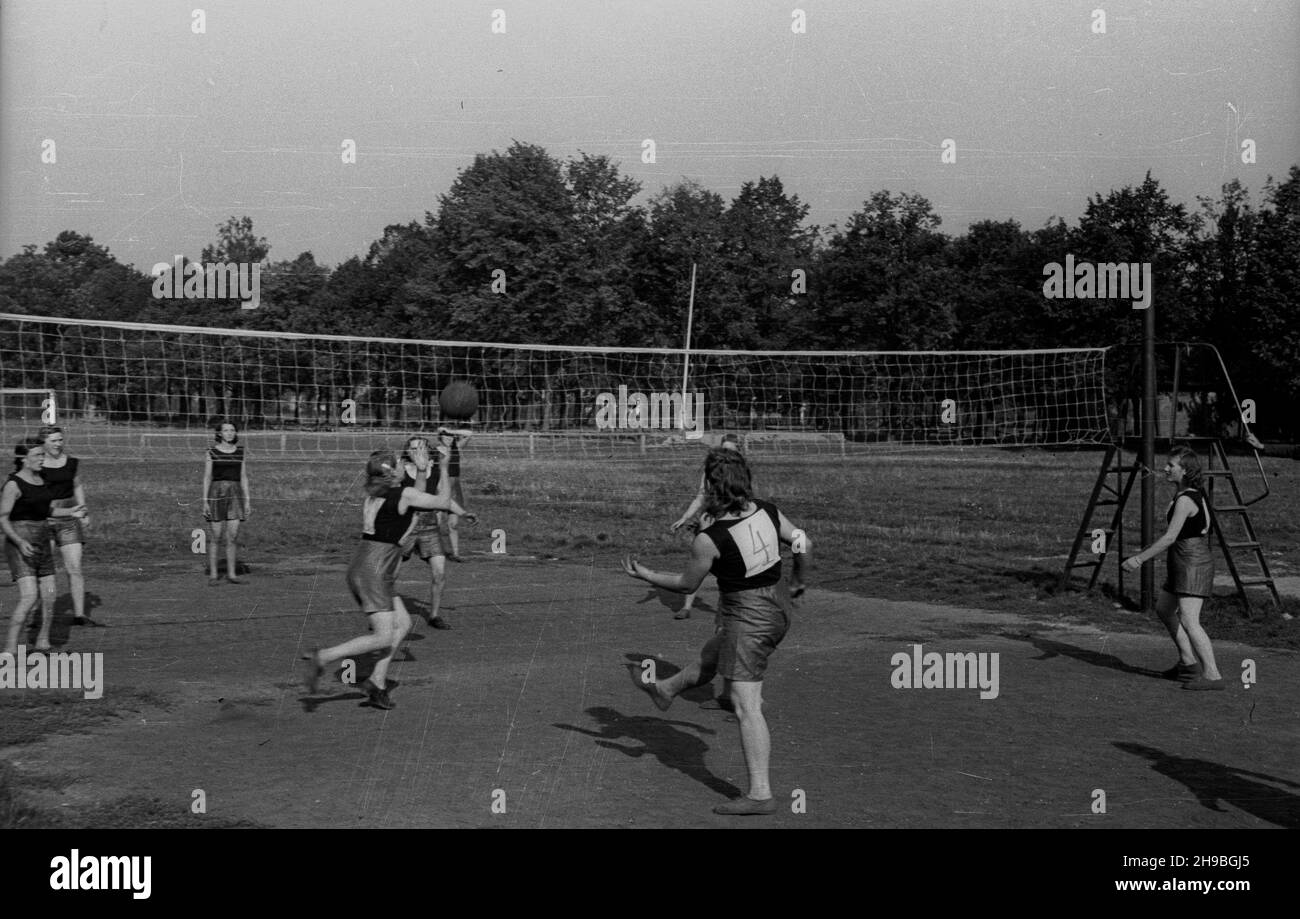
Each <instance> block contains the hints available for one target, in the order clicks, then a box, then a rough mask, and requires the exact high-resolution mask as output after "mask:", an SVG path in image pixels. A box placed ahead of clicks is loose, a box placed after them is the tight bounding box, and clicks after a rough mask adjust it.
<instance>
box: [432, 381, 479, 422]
mask: <svg viewBox="0 0 1300 919" xmlns="http://www.w3.org/2000/svg"><path fill="white" fill-rule="evenodd" d="M438 406H439V407H440V408H441V409H442V414H443V416H444V417H447V418H452V419H455V420H457V421H466V420H468V419H469V418H470V416H471V415H473V414H474V413H475V412H476V411H478V390H477V389H475V388H474V386H473V384H471V383H467V382H465V381H464V380H453V381H452V382H450V383H448V384H447V385H446V387H444V388H443V390H442V394H441V395H439V396H438Z"/></svg>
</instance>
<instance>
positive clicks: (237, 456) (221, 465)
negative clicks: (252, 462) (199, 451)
mask: <svg viewBox="0 0 1300 919" xmlns="http://www.w3.org/2000/svg"><path fill="white" fill-rule="evenodd" d="M208 456H210V457H212V481H214V482H238V481H239V479H240V473H241V472H242V471H243V466H244V448H243V446H242V445H240V444H236V445H235V452H234V453H222V452H221V451H220V450H218V449H217V448H216V446H215V445H214V446H211V447H209V448H208Z"/></svg>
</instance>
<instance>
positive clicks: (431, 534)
mask: <svg viewBox="0 0 1300 919" xmlns="http://www.w3.org/2000/svg"><path fill="white" fill-rule="evenodd" d="M417 550H418V551H419V554H420V558H422V559H430V558H434V557H435V556H439V555H443V556H446V555H450V554H451V525H450V524H449V523H448V522H447V515H446V514H443V513H439V512H437V511H421V512H419V513H418V514H416V517H415V526H414V527H412V528H411V531H410V532H409V533H407V534H406V536H405V537H404V538H403V539H402V560H403V561H405V560H406V559H408V558H410V557H411V553H413V552H416V551H417Z"/></svg>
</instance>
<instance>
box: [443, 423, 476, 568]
mask: <svg viewBox="0 0 1300 919" xmlns="http://www.w3.org/2000/svg"><path fill="white" fill-rule="evenodd" d="M473 433H474V432H473V431H471V430H469V429H468V428H457V429H456V430H454V431H453V430H449V429H448V428H438V440H439V442H440V443H444V444H445V443H450V444H451V466H450V475H451V496H452V498H454V499H455V500H456V502H457V503H458V504H464V503H465V493H464V492H462V491H461V490H460V445H461V444H463V443H465V442H466V441H468V440H469V439H470V437H472V436H473ZM443 521H444V524H445V526H446V527H447V537H448V541H449V542H450V544H451V556H450V558H451V560H452V561H453V562H463V561H465V556H463V555H461V554H460V530H459V529H458V526H459V524H460V517H459V516H458V515H457V514H453V513H450V512H448V513H446V514H444V515H443Z"/></svg>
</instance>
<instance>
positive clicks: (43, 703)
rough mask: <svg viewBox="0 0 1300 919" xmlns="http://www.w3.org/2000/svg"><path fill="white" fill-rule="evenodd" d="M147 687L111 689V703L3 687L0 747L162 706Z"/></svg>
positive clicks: (163, 701)
mask: <svg viewBox="0 0 1300 919" xmlns="http://www.w3.org/2000/svg"><path fill="white" fill-rule="evenodd" d="M166 707H167V703H166V697H164V696H162V695H159V694H158V693H156V692H150V691H148V690H144V691H140V690H131V689H115V690H114V692H113V699H112V700H111V702H110V701H109V700H106V699H87V698H84V696H83V694H82V692H81V690H75V689H68V690H61V689H60V690H51V689H26V690H19V689H6V690H5V691H4V692H0V747H8V746H17V745H19V744H29V743H36V742H37V741H39V740H41V739H42V738H44V737H45V736H46V735H48V734H81V733H84V732H86V731H87V730H89V729H91V728H94V727H98V726H99V725H101V724H105V723H107V722H110V721H113V720H115V719H120V718H122V717H124V716H127V715H131V714H136V713H138V712H140V711H142V710H143V709H145V708H166Z"/></svg>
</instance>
